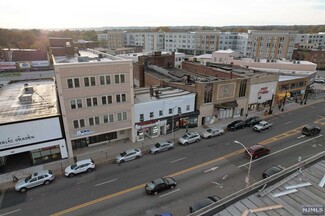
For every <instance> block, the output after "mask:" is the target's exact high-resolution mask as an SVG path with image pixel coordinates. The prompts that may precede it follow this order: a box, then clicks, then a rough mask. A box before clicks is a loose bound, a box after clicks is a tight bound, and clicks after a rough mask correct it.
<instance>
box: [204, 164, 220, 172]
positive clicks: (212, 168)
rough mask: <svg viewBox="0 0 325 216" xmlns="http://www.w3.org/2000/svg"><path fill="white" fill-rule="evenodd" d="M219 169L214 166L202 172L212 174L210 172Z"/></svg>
mask: <svg viewBox="0 0 325 216" xmlns="http://www.w3.org/2000/svg"><path fill="white" fill-rule="evenodd" d="M218 168H219V167H218V166H216V167H211V168H210V169H208V170H205V171H204V172H205V173H207V172H212V171H215V170H216V169H218Z"/></svg>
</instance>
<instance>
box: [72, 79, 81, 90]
mask: <svg viewBox="0 0 325 216" xmlns="http://www.w3.org/2000/svg"><path fill="white" fill-rule="evenodd" d="M73 80H74V87H75V88H79V87H80V83H79V78H74V79H73Z"/></svg>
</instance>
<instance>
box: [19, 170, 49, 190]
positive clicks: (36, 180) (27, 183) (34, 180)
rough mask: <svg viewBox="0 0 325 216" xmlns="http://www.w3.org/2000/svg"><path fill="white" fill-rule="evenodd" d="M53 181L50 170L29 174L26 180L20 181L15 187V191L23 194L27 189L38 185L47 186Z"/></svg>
mask: <svg viewBox="0 0 325 216" xmlns="http://www.w3.org/2000/svg"><path fill="white" fill-rule="evenodd" d="M53 180H54V175H53V172H52V171H51V170H43V171H40V172H36V173H33V174H31V175H30V176H28V177H27V178H24V179H20V180H19V181H18V182H17V183H16V185H15V190H16V191H19V192H22V193H24V192H26V191H27V190H28V189H29V188H32V187H36V186H39V185H48V184H50V182H51V181H53Z"/></svg>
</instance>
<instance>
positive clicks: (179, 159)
mask: <svg viewBox="0 0 325 216" xmlns="http://www.w3.org/2000/svg"><path fill="white" fill-rule="evenodd" d="M185 159H186V157H183V158H179V159H176V160H173V161H171V162H169V163H175V162H177V161H181V160H185Z"/></svg>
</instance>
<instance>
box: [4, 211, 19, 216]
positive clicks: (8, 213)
mask: <svg viewBox="0 0 325 216" xmlns="http://www.w3.org/2000/svg"><path fill="white" fill-rule="evenodd" d="M20 210H21V209H16V210H13V211H11V212H7V213H4V214H1V215H0V216H5V215H10V214H13V213H15V212H18V211H20Z"/></svg>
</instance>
